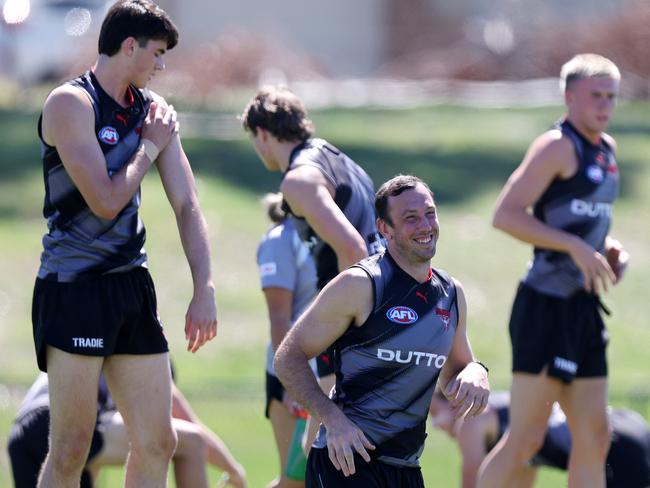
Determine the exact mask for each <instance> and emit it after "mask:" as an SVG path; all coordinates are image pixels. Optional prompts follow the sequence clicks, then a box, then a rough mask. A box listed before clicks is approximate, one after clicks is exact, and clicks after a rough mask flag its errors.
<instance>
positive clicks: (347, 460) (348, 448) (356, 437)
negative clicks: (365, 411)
mask: <svg viewBox="0 0 650 488" xmlns="http://www.w3.org/2000/svg"><path fill="white" fill-rule="evenodd" d="M334 410H335V411H334V415H333V416H332V417H333V418H331V419H328V421H325V420H323V423H324V424H325V428H326V429H327V451H328V453H329V458H330V461H332V464H333V465H334V467H335V468H336V469H337V470H338V471H343V475H344V476H350V475H353V474H354V473H355V472H356V471H355V469H354V451H357V452H358V453H359V454H360V455H361V457H362V458H363V459H364V461H366V462H370V454H368V451H366V449H370V450H373V449H375V446H374V445H373V444H372V443H371V442H370V441H369V440H368V439H367V438H366V436H365V434H364V433H363V432H362V431H361V429H359V427H357V426H356V425H355V424H354V423H353V422H351V421H350V420H349V419H348V418H347V417H346V416H345V414H343V412H341V411H340V410H339V409H338V407H335V408H334ZM353 449H354V451H353Z"/></svg>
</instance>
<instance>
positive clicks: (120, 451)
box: [86, 412, 129, 472]
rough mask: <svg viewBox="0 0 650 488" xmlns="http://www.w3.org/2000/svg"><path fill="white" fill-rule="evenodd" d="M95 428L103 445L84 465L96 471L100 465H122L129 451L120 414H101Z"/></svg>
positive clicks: (124, 426)
mask: <svg viewBox="0 0 650 488" xmlns="http://www.w3.org/2000/svg"><path fill="white" fill-rule="evenodd" d="M97 430H98V431H99V432H100V434H101V436H102V440H103V441H104V442H103V446H102V448H101V450H100V451H99V452H98V453H97V454H96V455H95V456H93V458H92V459H91V460H90V461H88V464H87V465H86V467H87V468H88V469H89V470H91V471H93V472H96V470H98V469H99V468H100V467H101V466H114V465H123V464H124V462H125V461H126V456H127V454H128V452H129V439H128V436H127V432H126V425H124V420H123V419H122V415H121V414H120V413H119V412H108V413H104V414H102V415H101V416H100V419H99V422H98V424H97Z"/></svg>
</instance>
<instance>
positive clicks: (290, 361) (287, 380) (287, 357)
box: [273, 346, 337, 419]
mask: <svg viewBox="0 0 650 488" xmlns="http://www.w3.org/2000/svg"><path fill="white" fill-rule="evenodd" d="M273 367H274V369H275V372H276V374H277V375H278V378H280V381H281V382H282V384H283V385H284V387H285V388H286V389H287V391H288V392H289V394H290V395H291V398H293V399H295V400H296V401H297V402H298V403H300V405H302V406H303V407H304V408H306V409H307V410H308V411H309V412H310V413H311V414H312V415H314V416H316V417H318V418H320V419H324V418H327V417H328V413H330V412H331V411H332V409H335V408H337V407H336V405H334V403H333V402H332V401H331V400H330V399H329V398H328V397H327V396H326V395H325V394H324V393H323V390H322V389H321V388H320V386H319V385H318V382H317V381H316V377H315V376H314V373H313V372H312V370H311V368H310V367H309V362H308V359H307V356H305V355H304V353H302V351H295V350H287V348H286V347H284V346H280V349H279V350H278V353H277V355H276V359H275V361H274V363H273Z"/></svg>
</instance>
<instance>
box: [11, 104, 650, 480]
mask: <svg viewBox="0 0 650 488" xmlns="http://www.w3.org/2000/svg"><path fill="white" fill-rule="evenodd" d="M649 108H650V107H649V106H648V104H635V105H629V106H622V107H620V108H619V112H618V114H617V116H616V117H615V122H614V124H613V126H612V130H611V132H612V134H613V135H614V136H615V137H616V138H617V140H618V142H619V148H620V149H619V156H618V159H619V163H620V166H621V171H622V175H623V188H622V196H621V200H620V201H619V203H618V204H617V207H616V209H615V225H614V228H613V234H614V235H615V236H617V237H618V238H619V239H620V240H621V241H622V242H623V243H624V244H625V246H626V247H627V248H628V249H629V250H630V252H631V254H632V262H631V266H630V269H629V272H628V275H627V276H626V279H625V280H624V281H623V283H621V284H620V285H619V286H617V287H616V288H615V289H613V290H612V291H611V292H610V294H609V295H608V297H607V298H606V299H605V301H606V302H607V304H608V306H609V307H610V308H611V309H612V310H613V312H614V314H613V316H612V317H610V318H609V319H608V320H607V323H608V327H609V330H610V333H611V337H612V340H611V345H610V348H609V358H610V365H611V368H610V369H611V379H612V381H611V387H610V397H611V402H612V403H613V404H615V405H618V406H628V407H631V408H635V409H637V410H639V411H641V413H642V414H644V415H645V416H646V417H650V406H649V405H650V403H649V402H648V398H649V396H650V387H648V386H647V371H648V370H650V359H649V357H648V355H647V354H646V351H645V349H646V345H647V344H648V343H650V328H649V327H647V317H648V316H650V305H649V302H648V300H647V292H646V289H645V279H646V277H647V276H648V274H649V273H650V263H649V261H648V257H647V255H646V253H645V250H646V248H647V243H648V242H649V241H650V226H648V225H647V218H648V209H649V208H650V197H649V196H648V188H650V172H649V170H648V168H647V157H648V154H650V138H648V133H650V121H649V120H648V118H647V113H648V109H649ZM559 113H560V112H559V109H558V108H545V109H530V110H523V109H517V110H486V109H471V108H459V107H447V106H440V107H433V108H420V109H413V110H375V109H357V110H338V109H337V110H326V111H319V112H315V113H313V114H312V116H313V119H314V121H315V123H316V126H317V129H318V134H319V135H321V136H323V137H325V138H328V139H331V140H332V141H334V142H335V143H336V144H337V145H338V146H339V147H340V148H341V149H343V150H344V151H346V152H348V153H349V154H350V155H351V156H353V157H354V158H355V159H356V160H357V161H358V162H360V163H362V164H363V165H364V166H365V167H366V168H367V169H368V171H369V173H370V174H371V175H372V176H373V177H374V178H375V181H376V182H381V181H383V180H384V179H386V178H388V177H390V176H392V175H393V174H395V173H398V172H403V173H407V172H413V173H416V174H418V175H419V176H421V177H423V178H424V179H425V180H426V181H428V182H429V184H430V185H431V187H432V189H433V190H434V191H435V193H436V197H437V201H438V204H439V207H440V218H441V240H440V245H439V248H438V249H439V251H438V252H439V253H438V255H437V256H436V258H435V260H434V263H435V265H436V266H439V267H442V268H445V269H447V270H448V271H450V272H451V273H452V274H454V275H455V276H456V277H458V278H459V279H460V280H461V281H462V282H463V283H464V285H465V288H466V293H467V296H468V301H469V334H470V338H471V340H472V344H473V347H474V349H475V352H476V354H477V356H479V357H480V358H481V359H482V360H483V361H485V362H486V363H487V364H489V365H490V370H491V382H492V386H493V388H495V389H496V388H499V389H504V388H508V386H509V381H510V373H509V367H510V351H509V340H508V336H507V318H508V314H509V309H510V304H511V299H512V296H513V294H514V290H515V284H516V281H517V279H518V278H519V277H520V276H521V274H522V273H523V271H524V268H525V263H526V261H527V259H528V258H529V255H530V250H529V248H528V246H525V245H523V244H520V243H517V242H515V241H514V240H513V239H511V238H508V237H507V236H505V235H502V234H500V233H498V232H496V231H494V230H493V229H492V228H491V227H490V224H489V222H490V218H491V212H492V209H493V206H494V201H495V199H496V195H497V192H498V191H499V189H500V187H501V185H502V184H503V182H504V181H505V179H506V178H507V176H508V174H509V173H510V172H511V171H512V170H513V169H514V168H515V167H516V165H517V164H518V162H519V160H520V159H521V157H522V155H523V153H524V151H525V149H526V146H527V144H528V143H529V142H530V140H531V139H532V138H533V137H534V136H535V135H537V134H538V133H539V132H541V131H543V130H544V129H545V128H546V127H548V125H549V124H550V123H551V122H552V121H553V120H554V119H555V118H556V117H557V115H558V114H559ZM35 124H36V115H34V114H31V113H16V112H0V130H1V131H2V133H3V134H4V136H5V137H3V142H2V159H1V160H0V170H1V171H2V174H3V177H2V180H1V181H0V256H2V258H1V269H2V272H1V273H0V351H1V354H0V488H3V487H7V486H10V478H9V474H8V472H9V471H8V464H7V458H6V455H5V447H6V446H5V441H6V434H7V433H8V431H9V426H10V422H11V419H12V416H13V415H14V413H15V411H16V408H17V407H18V404H19V402H20V400H21V398H22V395H23V393H24V391H25V389H26V388H27V387H28V386H29V384H30V383H31V381H32V380H33V378H34V377H35V375H36V365H35V360H34V353H33V346H32V339H31V321H30V306H31V292H32V285H33V280H34V275H35V272H36V269H37V267H38V256H39V252H40V239H41V236H42V234H43V232H44V230H45V222H44V220H43V219H42V217H41V215H40V212H41V205H42V198H43V196H42V191H43V190H42V176H41V169H40V162H39V159H38V158H39V148H38V145H37V144H36V142H35ZM184 144H185V148H186V150H187V152H188V154H189V156H190V160H191V161H192V164H193V166H194V167H195V170H196V174H197V179H198V188H199V192H200V197H201V202H202V206H203V209H204V211H205V214H206V218H207V220H208V223H209V226H210V242H211V245H212V251H213V270H214V276H215V279H216V283H217V294H218V295H217V296H218V306H219V335H218V337H217V339H216V340H214V341H212V342H211V343H210V344H208V345H207V346H206V347H205V348H203V349H202V350H200V351H199V352H198V353H197V354H195V355H192V354H190V353H187V352H186V351H185V347H184V339H183V324H184V319H183V317H184V314H185V310H186V307H187V303H188V300H189V297H190V294H191V288H190V285H191V282H190V278H189V272H188V268H187V264H186V262H185V260H184V258H183V254H182V250H181V247H180V243H179V239H178V233H177V231H176V225H175V221H174V218H173V214H172V212H171V209H170V208H169V205H168V203H167V202H166V200H165V198H164V194H163V191H162V187H161V185H160V182H159V180H158V176H157V175H156V174H155V173H152V174H150V175H149V176H148V177H147V178H146V180H145V183H144V185H143V198H144V205H143V210H142V215H143V218H144V221H145V224H146V225H147V231H148V236H149V240H148V243H147V246H146V247H147V251H148V252H149V256H150V266H151V271H152V275H153V277H154V280H155V282H156V285H157V289H158V295H159V305H160V313H161V316H162V317H163V321H164V324H165V329H166V332H167V335H168V338H169V340H170V345H171V350H172V355H173V358H174V360H175V363H176V366H177V370H178V382H179V386H180V388H181V389H182V390H183V391H184V393H185V394H186V396H187V397H188V398H189V399H190V401H191V402H192V404H193V405H194V407H195V409H196V411H197V413H198V414H199V415H200V416H201V417H202V418H203V419H204V421H205V423H206V424H207V425H209V426H210V427H212V428H213V429H214V430H215V431H216V432H217V433H219V434H220V435H221V436H222V437H223V438H224V440H225V441H226V442H227V444H228V445H229V446H230V448H231V450H232V451H233V453H234V454H235V456H236V457H237V458H238V459H239V460H240V461H241V462H242V463H243V465H244V466H245V467H246V469H247V471H248V475H249V481H250V486H251V487H253V488H256V487H261V486H264V485H265V483H266V482H268V481H269V480H270V479H271V478H272V477H273V476H274V475H275V472H276V469H277V468H276V464H277V459H276V455H275V452H274V447H273V440H272V434H271V429H270V425H269V424H268V422H267V421H266V419H264V417H263V407H264V371H263V368H264V351H265V344H266V341H267V338H268V326H267V319H266V314H265V307H264V304H263V299H262V295H261V293H260V292H259V286H258V281H257V276H256V268H255V249H256V246H257V242H258V239H259V237H260V236H261V234H262V232H263V231H264V229H265V228H266V222H265V220H264V217H263V214H262V211H261V208H260V206H259V204H258V199H259V197H260V196H261V194H262V193H264V192H265V191H272V190H275V189H276V188H277V184H278V181H279V178H278V175H272V174H269V173H267V172H266V171H264V169H263V168H262V166H261V164H260V163H259V162H258V161H257V159H256V156H255V154H254V153H253V150H252V149H251V148H250V147H249V145H248V142H247V141H246V140H245V138H244V136H243V135H242V138H241V139H240V140H236V141H229V142H219V141H213V140H210V141H207V140H186V141H185V142H184ZM422 465H423V470H424V475H425V480H426V482H427V486H445V487H446V486H458V484H459V469H460V460H459V456H458V453H457V449H456V447H455V446H454V444H453V443H452V442H451V441H450V440H449V439H447V438H446V436H445V435H443V434H441V433H439V432H431V433H430V436H429V439H428V441H427V444H426V448H425V452H424V455H423V457H422ZM218 476H219V473H217V472H216V471H215V470H211V480H212V482H213V484H214V483H215V482H216V479H217V478H218ZM121 479H122V472H121V469H108V470H106V471H105V472H104V474H103V476H102V478H101V480H100V483H99V486H100V487H114V486H121ZM565 483H566V477H565V475H564V474H563V473H560V472H556V471H552V470H543V472H542V473H541V476H540V477H539V480H538V483H537V485H536V486H540V487H556V486H561V485H562V484H565Z"/></svg>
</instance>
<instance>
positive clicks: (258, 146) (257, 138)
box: [250, 127, 279, 171]
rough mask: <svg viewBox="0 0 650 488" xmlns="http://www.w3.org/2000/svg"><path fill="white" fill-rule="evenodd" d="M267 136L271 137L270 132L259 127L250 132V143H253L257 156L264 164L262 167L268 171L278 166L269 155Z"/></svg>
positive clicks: (274, 169)
mask: <svg viewBox="0 0 650 488" xmlns="http://www.w3.org/2000/svg"><path fill="white" fill-rule="evenodd" d="M269 137H271V135H270V133H269V132H267V131H265V130H264V129H260V128H259V127H258V128H257V130H256V131H255V133H253V131H251V132H250V141H251V144H252V145H253V148H254V149H255V152H256V153H257V156H258V157H259V158H260V160H261V161H262V164H264V167H266V169H268V170H269V171H278V169H279V167H278V165H277V164H276V163H275V161H274V159H273V158H272V157H271V153H270V151H269Z"/></svg>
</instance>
